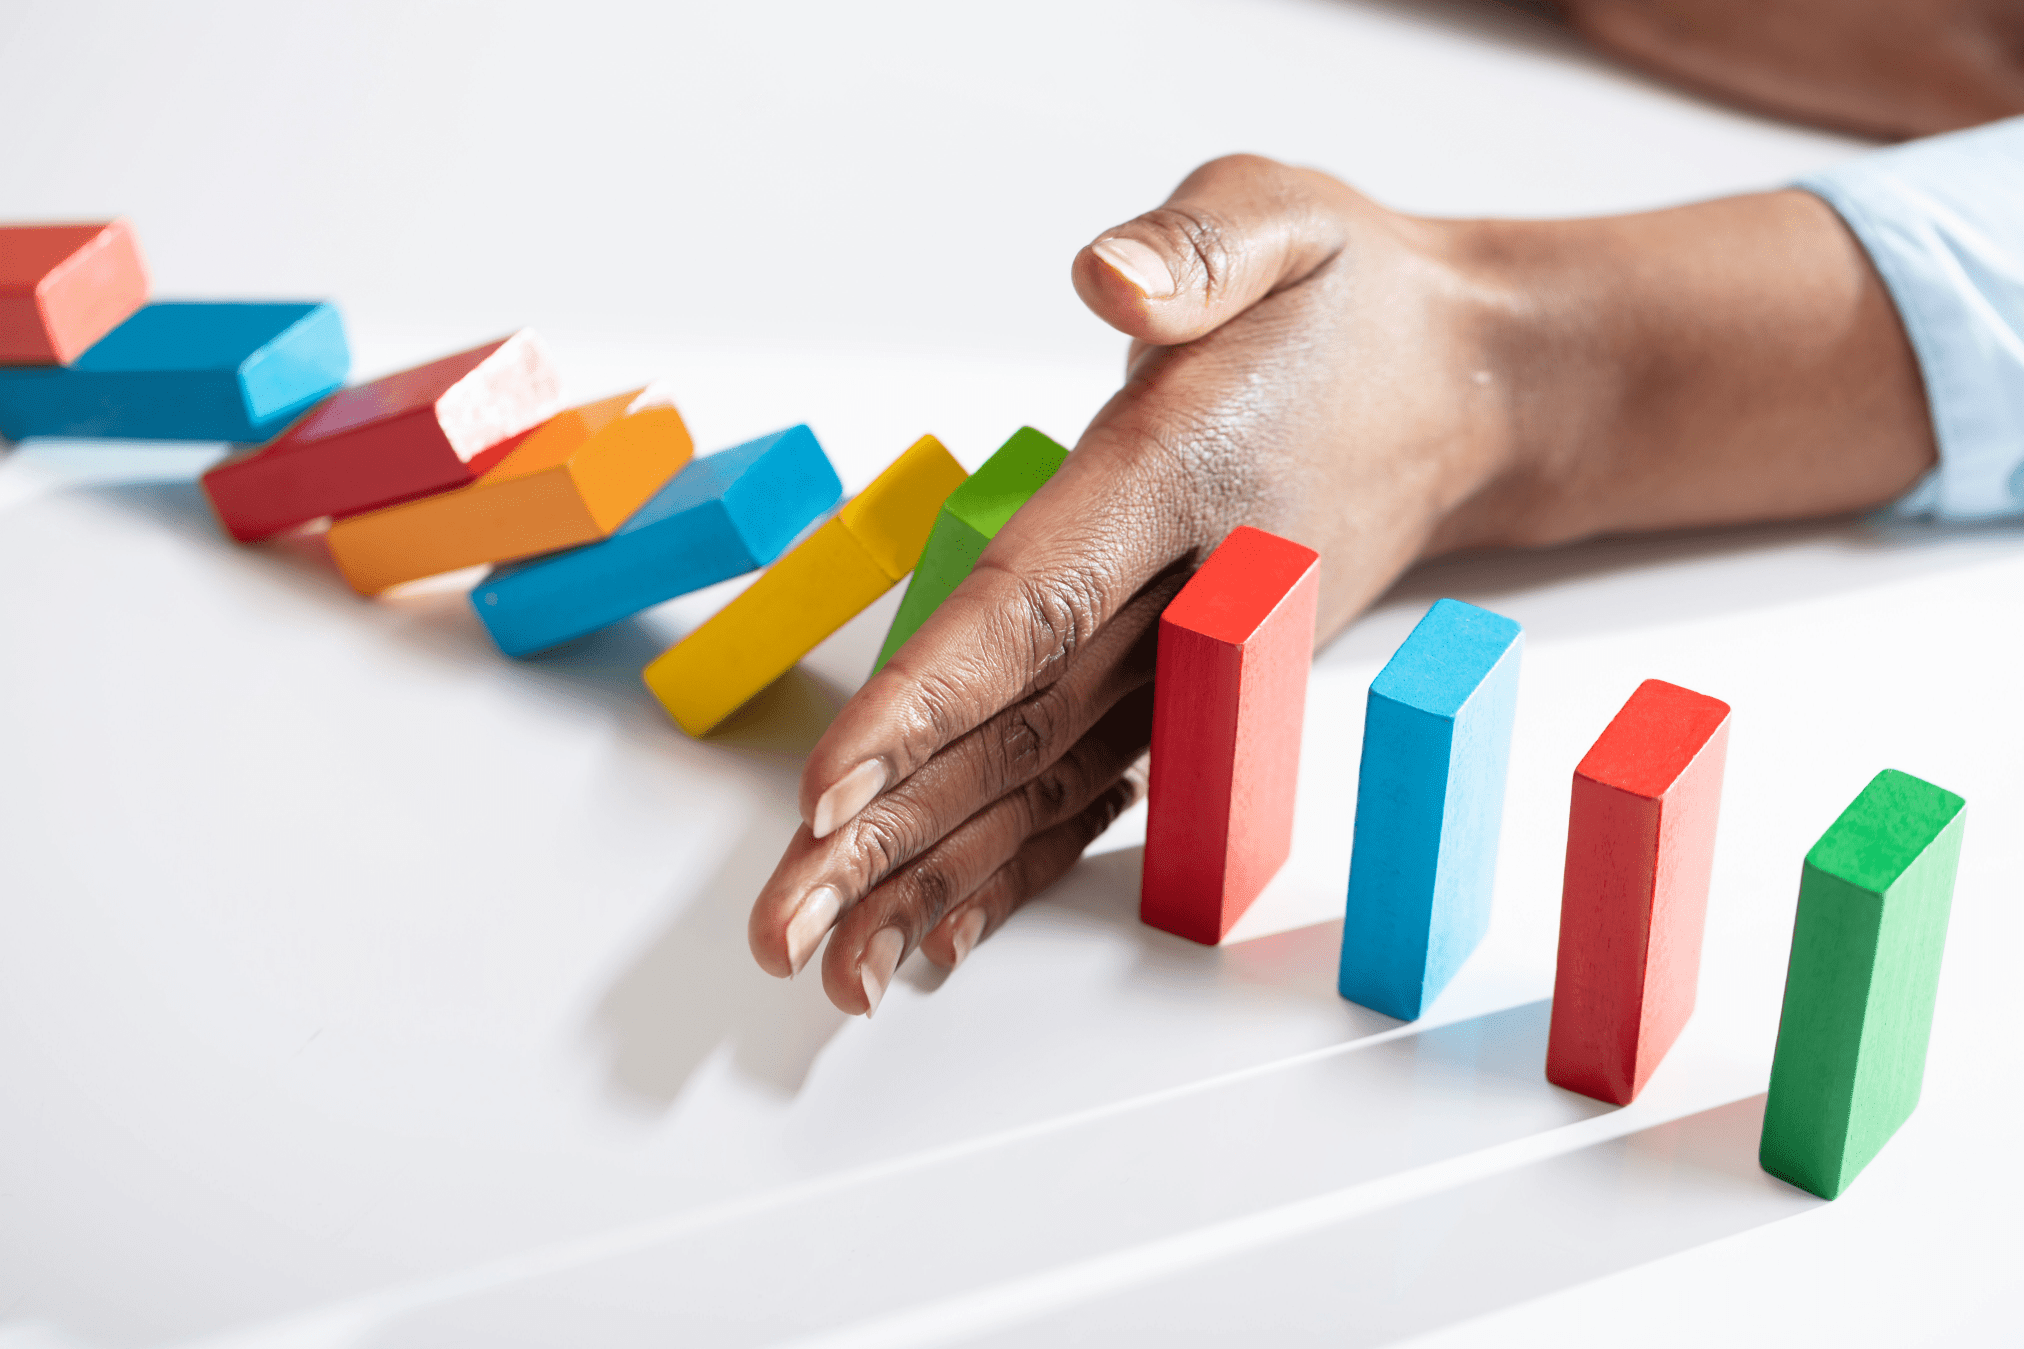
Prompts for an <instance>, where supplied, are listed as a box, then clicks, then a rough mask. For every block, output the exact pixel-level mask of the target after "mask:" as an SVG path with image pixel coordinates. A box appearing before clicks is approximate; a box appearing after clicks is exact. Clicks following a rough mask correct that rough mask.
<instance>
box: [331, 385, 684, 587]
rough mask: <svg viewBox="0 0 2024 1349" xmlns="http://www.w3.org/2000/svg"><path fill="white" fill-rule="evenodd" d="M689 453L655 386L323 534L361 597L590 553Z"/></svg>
mask: <svg viewBox="0 0 2024 1349" xmlns="http://www.w3.org/2000/svg"><path fill="white" fill-rule="evenodd" d="M694 453H695V445H694V442H693V441H691V440H690V438H689V429H688V427H686V426H684V425H683V424H682V414H681V413H679V412H677V411H675V405H674V404H673V403H672V402H670V401H669V400H668V397H667V395H666V393H665V392H664V391H663V390H662V389H661V388H660V387H659V386H658V385H650V386H648V387H647V388H644V389H635V390H633V391H632V392H630V393H622V394H619V395H617V396H616V397H612V398H605V399H601V400H599V401H598V402H595V403H586V404H584V405H583V406H582V407H577V408H570V409H569V410H568V411H566V412H561V413H558V414H557V415H555V416H554V417H551V418H549V419H548V420H547V421H545V422H543V423H542V424H541V425H540V426H538V427H536V428H535V429H534V430H532V431H530V432H528V433H527V435H526V437H525V438H524V439H523V440H521V442H520V443H519V444H518V445H517V446H515V447H514V448H513V450H512V451H511V452H510V453H508V454H507V455H506V457H505V458H504V459H501V460H500V461H499V463H498V464H497V465H495V466H494V467H493V468H492V469H491V470H490V471H489V472H487V473H486V474H485V475H484V476H483V477H481V478H479V479H478V480H477V481H476V482H474V483H472V484H470V485H469V486H468V487H458V488H453V489H451V490H450V491H447V492H439V493H437V494H436V495H434V496H426V497H419V498H417V499H416V500H413V501H404V502H401V503H400V504H399V505H395V506H388V507H385V508H383V509H381V510H376V511H367V512H366V513H365V514H363V515H353V516H348V517H346V518H344V519H341V520H338V521H336V522H335V523H334V524H332V525H331V527H330V537H329V543H330V555H331V557H332V558H333V559H334V560H335V561H336V562H337V565H338V568H339V569H340V570H341V571H342V572H343V573H344V579H345V580H347V581H349V582H351V584H352V588H353V589H355V590H357V591H358V592H359V593H361V594H365V595H372V594H377V593H378V592H380V591H382V590H385V589H387V588H388V587H389V586H395V585H399V584H401V583H402V582H403V581H414V580H419V579H420V578H422V577H424V576H434V575H436V574H438V573H440V572H446V571H456V570H457V569H458V568H460V567H474V566H477V565H479V564H481V563H486V562H510V561H512V560H513V559H515V558H522V557H533V556H534V555H535V554H537V553H549V552H553V551H555V550H556V549H558V548H572V547H575V546H576V545H577V544H580V543H594V542H596V541H597V540H598V539H602V538H604V537H606V536H607V535H609V534H610V533H611V532H612V531H613V530H615V529H617V528H618V527H619V526H620V525H622V524H624V523H625V521H626V519H627V518H628V517H629V516H631V515H632V513H633V512H634V511H636V510H638V509H639V508H640V507H641V506H642V505H643V504H645V502H646V500H647V498H648V497H651V496H652V495H653V494H654V493H655V492H658V491H659V490H660V489H661V488H662V487H663V486H664V485H665V484H666V483H667V481H668V479H670V478H672V477H673V476H674V475H675V474H676V473H677V472H679V471H680V470H681V468H682V466H683V465H684V464H686V463H688V462H689V458H690V456H691V455H693V454H694Z"/></svg>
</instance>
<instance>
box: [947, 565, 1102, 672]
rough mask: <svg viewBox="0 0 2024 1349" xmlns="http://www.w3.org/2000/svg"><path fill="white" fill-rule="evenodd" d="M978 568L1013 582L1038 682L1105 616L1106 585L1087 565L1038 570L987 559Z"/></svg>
mask: <svg viewBox="0 0 2024 1349" xmlns="http://www.w3.org/2000/svg"><path fill="white" fill-rule="evenodd" d="M978 569H979V570H990V571H997V572H999V573H1000V574H1001V575H1003V576H1004V577H1005V578H1006V579H1007V581H1008V582H1009V583H1010V585H1011V587H1012V589H1013V596H1014V604H1013V616H1012V621H1013V623H1014V625H1015V626H1016V627H1017V628H1019V629H1020V631H1021V632H1022V633H1023V635H1024V639H1025V642H1026V644H1027V656H1028V660H1029V665H1028V668H1029V669H1031V670H1032V671H1033V675H1034V682H1035V683H1046V682H1049V681H1050V679H1051V677H1052V674H1053V673H1057V672H1058V671H1059V670H1060V668H1061V666H1062V662H1064V661H1065V660H1066V659H1067V658H1068V657H1069V656H1070V655H1071V654H1073V653H1074V652H1075V650H1076V649H1077V648H1078V647H1080V646H1081V645H1082V644H1083V643H1084V642H1086V641H1087V640H1088V639H1089V638H1090V636H1091V635H1092V634H1094V633H1095V631H1096V629H1097V627H1098V625H1099V624H1100V623H1101V622H1102V618H1103V612H1104V586H1103V584H1102V582H1101V581H1100V580H1099V579H1098V578H1097V577H1096V576H1095V575H1094V574H1093V573H1091V572H1088V571H1086V570H1084V569H1082V568H1068V569H1065V570H1061V571H1054V572H1049V573H1047V574H1045V575H1034V574H1032V573H1030V572H1025V571H1014V570H1011V569H1009V568H1005V567H1003V566H1001V565H999V564H996V563H993V562H991V561H989V560H986V561H983V562H980V563H979V564H978ZM1016 640H1017V639H1016V638H1015V639H1014V641H1015V643H1016Z"/></svg>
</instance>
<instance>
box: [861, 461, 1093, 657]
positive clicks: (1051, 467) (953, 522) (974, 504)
mask: <svg viewBox="0 0 2024 1349" xmlns="http://www.w3.org/2000/svg"><path fill="white" fill-rule="evenodd" d="M1067 457H1068V451H1067V450H1065V449H1063V448H1062V447H1061V446H1059V445H1057V444H1055V443H1054V442H1053V441H1052V440H1049V439H1048V438H1047V437H1046V436H1044V435H1042V434H1041V433H1040V432H1038V431H1036V430H1034V429H1033V428H1032V427H1030V426H1024V427H1021V428H1020V429H1019V430H1017V431H1015V432H1013V434H1012V438H1011V439H1010V440H1007V441H1006V442H1005V443H1004V444H1003V445H1001V446H999V447H998V449H997V451H996V452H995V453H993V454H992V456H991V457H990V458H989V459H986V460H985V461H984V462H983V464H982V465H981V466H980V467H979V468H978V469H977V471H976V472H975V473H972V474H971V475H970V476H969V478H968V479H966V480H965V481H964V483H963V485H962V486H961V487H958V488H957V489H956V490H955V491H953V492H951V493H949V499H948V500H947V501H945V502H943V503H942V509H941V513H940V514H938V515H937V516H936V517H935V527H934V529H933V530H931V531H930V532H929V534H928V542H927V546H926V547H925V548H924V549H922V551H921V560H920V562H919V564H918V565H917V566H915V568H914V575H913V579H912V580H910V581H908V582H907V593H906V594H905V595H904V596H903V597H902V598H901V600H900V607H899V611H898V612H897V613H895V614H894V615H893V623H892V627H891V628H890V629H889V630H887V632H886V639H885V645H884V646H882V647H881V648H880V649H879V653H878V660H877V661H876V662H874V663H873V665H872V667H871V668H872V672H873V673H874V674H876V673H877V672H878V671H880V670H882V669H884V668H885V663H886V662H887V661H889V660H891V659H892V658H893V653H894V652H896V651H898V650H899V649H900V647H901V646H902V645H904V644H905V642H906V640H907V638H909V637H911V636H913V635H914V633H915V632H916V631H918V630H919V628H920V626H921V624H923V623H925V622H927V621H928V615H930V614H932V613H934V612H935V610H936V609H938V608H940V607H941V604H942V601H943V600H946V599H947V598H948V597H949V595H950V594H951V592H953V591H954V590H955V588H956V587H957V586H959V585H961V584H962V583H963V578H964V577H966V576H968V575H969V574H970V569H971V568H972V567H975V566H976V565H977V559H978V558H979V557H982V556H983V554H984V545H986V544H988V543H989V542H991V540H992V539H994V538H996V537H997V536H998V531H999V530H1001V529H1003V528H1004V527H1005V525H1006V523H1007V522H1009V521H1010V520H1011V519H1012V516H1013V514H1014V513H1015V512H1017V511H1018V509H1019V508H1020V507H1021V506H1023V505H1025V504H1026V501H1027V499H1028V498H1029V497H1031V496H1032V495H1033V494H1034V493H1035V492H1037V491H1039V490H1040V488H1041V487H1042V486H1043V485H1044V484H1045V483H1046V482H1047V480H1048V479H1049V478H1051V477H1053V476H1054V471H1055V470H1056V469H1058V468H1060V467H1061V463H1062V461H1063V460H1064V459H1066V458H1067Z"/></svg>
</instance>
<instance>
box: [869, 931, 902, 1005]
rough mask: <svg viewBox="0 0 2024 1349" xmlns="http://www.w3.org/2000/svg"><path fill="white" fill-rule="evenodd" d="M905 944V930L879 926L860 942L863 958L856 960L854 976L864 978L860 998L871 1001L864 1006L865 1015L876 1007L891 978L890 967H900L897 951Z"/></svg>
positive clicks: (892, 969) (883, 995)
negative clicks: (864, 941) (862, 947)
mask: <svg viewBox="0 0 2024 1349" xmlns="http://www.w3.org/2000/svg"><path fill="white" fill-rule="evenodd" d="M906 948H907V939H906V934H904V933H903V932H901V931H900V930H899V929H898V928H896V927H882V928H880V929H879V930H878V931H876V932H874V933H872V934H871V940H870V941H868V942H866V943H865V944H864V959H862V960H860V961H859V962H858V966H857V970H858V977H859V978H861V979H863V980H864V1000H865V1001H866V1002H868V1003H870V1004H871V1005H870V1006H869V1007H867V1008H865V1009H864V1014H865V1015H866V1016H870V1015H871V1014H872V1013H873V1012H876V1011H877V1010H878V1005H879V1000H880V999H882V998H884V997H885V995H886V985H887V984H890V983H891V982H892V981H893V971H894V970H896V969H898V968H899V967H900V952H902V951H904V950H906Z"/></svg>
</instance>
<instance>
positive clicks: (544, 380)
mask: <svg viewBox="0 0 2024 1349" xmlns="http://www.w3.org/2000/svg"><path fill="white" fill-rule="evenodd" d="M561 407H562V381H561V379H560V377H559V376H558V375H557V374H556V371H555V366H554V363H553V362H552V361H551V360H550V359H549V356H548V350H547V348H546V347H544V346H543V345H542V344H541V339H539V338H538V337H536V336H535V335H534V334H533V333H532V332H529V331H525V330H523V331H521V332H517V333H515V334H514V335H513V336H511V337H507V338H502V339H500V340H499V341H497V342H490V343H487V344H486V345H484V346H482V347H476V348H473V349H472V350H470V351H465V352H459V353H458V354H457V355H455V356H445V357H444V358H443V359H441V360H439V361H431V362H430V363H429V364H427V365H421V366H416V367H415V368H414V369H412V370H403V371H402V372H401V373H399V374H397V375H388V376H386V377H385V378H383V379H376V380H374V381H372V383H370V384H361V385H359V386H358V387H356V388H352V389H341V390H339V391H338V392H337V393H335V394H332V395H331V396H330V398H329V399H328V400H327V401H325V402H323V403H321V404H319V405H318V406H317V407H316V408H315V410H313V411H312V412H310V414H309V415H308V416H306V417H304V418H303V419H302V420H301V421H299V422H297V423H295V425H293V426H291V427H289V428H288V430H287V431H285V432H283V433H282V434H281V435H280V436H279V437H277V438H276V439H274V440H272V441H269V442H268V443H267V444H266V445H265V446H263V447H262V448H260V449H257V450H252V451H249V452H248V453H246V454H242V455H236V456H234V457H233V458H230V459H227V460H225V461H224V462H222V463H220V464H219V465H218V466H217V467H215V468H213V469H212V470H211V471H210V472H208V473H206V474H205V475H204V491H205V493H206V494H208V495H209V497H210V498H211V508H212V509H213V510H214V511H216V512H217V513H218V519H219V520H220V521H221V522H222V523H223V524H224V526H225V528H226V529H227V530H229V531H230V532H231V534H232V537H234V538H236V539H239V540H241V541H242V542H244V541H251V540H254V539H264V538H267V537H268V536H270V535H274V534H279V533H281V532H282V531H283V530H288V529H293V528H295V527H296V526H297V525H301V524H306V523H308V522H309V521H311V520H315V519H317V518H319V517H322V516H326V515H327V516H332V517H336V516H342V515H356V514H357V513H359V512H360V511H369V510H376V509H378V508H379V507H381V506H391V505H393V504H394V503H395V502H397V501H406V500H408V499H410V498H412V497H418V496H427V495H428V494H429V493H431V492H442V491H447V490H448V489H450V488H452V487H462V486H464V485H465V484H466V483H469V482H472V481H474V480H475V479H477V478H479V477H481V476H483V475H484V473H485V472H486V471H487V470H488V469H490V468H491V467H492V466H493V465H494V464H496V463H498V461H499V460H500V459H502V458H504V457H505V455H506V453H507V452H508V451H510V450H511V449H512V448H513V445H514V443H515V441H516V439H517V438H518V437H519V436H522V435H524V434H526V433H527V432H528V431H531V430H532V429H533V428H534V427H536V426H538V425H540V424H541V423H542V422H544V421H546V420H547V419H548V418H550V417H552V416H554V415H555V414H556V413H557V412H558V411H560V410H561Z"/></svg>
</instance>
